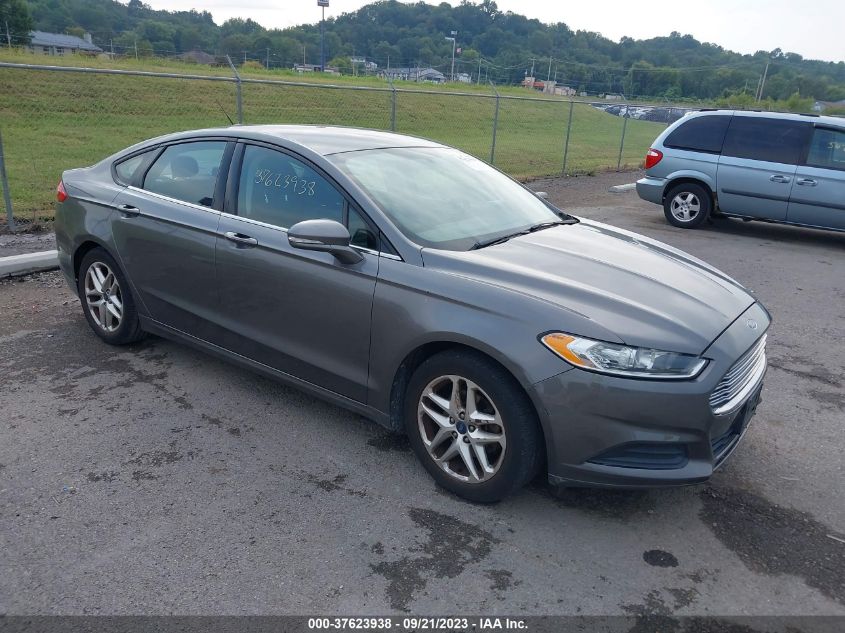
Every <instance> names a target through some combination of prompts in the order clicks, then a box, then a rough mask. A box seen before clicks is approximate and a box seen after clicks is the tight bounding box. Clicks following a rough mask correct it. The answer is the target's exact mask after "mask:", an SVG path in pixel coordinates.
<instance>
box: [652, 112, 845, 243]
mask: <svg viewBox="0 0 845 633" xmlns="http://www.w3.org/2000/svg"><path fill="white" fill-rule="evenodd" d="M645 166H646V175H645V177H644V178H642V179H640V180H639V181H638V182H637V193H638V194H639V196H640V197H641V198H642V199H643V200H648V201H649V202H654V203H655V204H659V205H662V206H663V210H664V213H665V215H666V219H667V220H668V221H669V223H670V224H673V225H674V226H678V227H681V228H688V229H689V228H695V227H698V226H701V224H702V223H703V222H705V221H706V220H707V218H708V217H709V216H711V215H720V216H728V217H736V218H742V219H744V220H764V221H767V222H778V223H782V224H793V225H798V226H808V227H814V228H821V229H832V230H835V231H845V119H838V118H835V117H828V116H817V115H804V114H782V113H770V112H744V111H727V110H716V111H703V112H697V113H694V114H690V115H688V116H686V117H684V118H682V119H680V120H679V121H677V122H676V123H675V124H674V125H672V126H670V127H669V128H667V129H666V130H665V131H664V132H663V133H662V134H661V135H660V136H658V137H657V140H656V141H655V142H654V145H653V146H652V147H651V149H649V150H648V154H647V155H646V160H645Z"/></svg>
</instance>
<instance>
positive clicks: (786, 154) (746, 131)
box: [722, 116, 811, 165]
mask: <svg viewBox="0 0 845 633" xmlns="http://www.w3.org/2000/svg"><path fill="white" fill-rule="evenodd" d="M810 130H811V125H810V124H809V123H804V122H801V121H790V120H786V119H773V118H769V117H750V116H734V117H733V120H731V125H730V127H729V128H728V134H727V136H726V137H725V146H724V148H723V149H722V155H723V156H733V157H735V158H748V159H751V160H764V161H768V162H770V163H783V164H786V165H797V164H798V161H799V160H800V159H801V157H802V154H803V153H804V151H805V149H806V146H807V141H808V140H809V135H810Z"/></svg>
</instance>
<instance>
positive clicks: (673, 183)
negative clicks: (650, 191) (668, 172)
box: [663, 178, 717, 210]
mask: <svg viewBox="0 0 845 633" xmlns="http://www.w3.org/2000/svg"><path fill="white" fill-rule="evenodd" d="M683 184H693V185H698V186H700V187H704V190H705V191H706V192H707V195H709V196H710V202H711V205H710V206H711V208H712V209H714V210H715V208H716V203H717V200H716V194H715V192H714V191H713V190H712V189H711V188H710V185H708V184H707V183H706V182H704V181H703V180H700V179H698V178H678V179H676V180H673V181H671V182H670V183H669V184H667V185H666V188H665V189H664V190H663V202H666V196H668V195H669V191H670V190H672V189H674V188H675V187H677V186H678V185H683Z"/></svg>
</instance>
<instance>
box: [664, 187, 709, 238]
mask: <svg viewBox="0 0 845 633" xmlns="http://www.w3.org/2000/svg"><path fill="white" fill-rule="evenodd" d="M712 210H713V200H712V198H711V196H710V192H709V191H707V190H706V189H705V188H704V187H702V186H701V185H699V184H696V183H692V182H690V183H682V184H680V185H676V186H674V187H672V188H671V189H670V190H669V192H668V193H667V194H666V197H665V198H664V200H663V212H664V214H665V215H666V220H668V222H669V224H671V225H673V226H677V227H680V228H682V229H694V228H696V227H698V226H701V224H702V223H703V222H704V221H705V220H707V218H708V217H709V215H710V212H711V211H712Z"/></svg>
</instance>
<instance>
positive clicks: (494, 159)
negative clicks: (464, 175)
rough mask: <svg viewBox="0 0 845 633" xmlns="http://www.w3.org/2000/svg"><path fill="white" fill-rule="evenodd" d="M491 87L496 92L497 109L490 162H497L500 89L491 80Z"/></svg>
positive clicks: (494, 116)
mask: <svg viewBox="0 0 845 633" xmlns="http://www.w3.org/2000/svg"><path fill="white" fill-rule="evenodd" d="M490 87H491V88H492V89H493V92H495V93H496V111H495V112H494V113H493V142H492V143H491V145H490V164H491V165H495V164H496V133H497V131H498V129H499V91H498V90H496V86H494V85H493V82H492V81H491V82H490Z"/></svg>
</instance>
